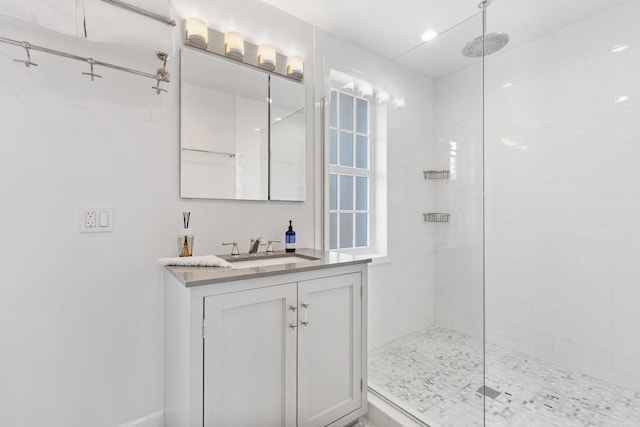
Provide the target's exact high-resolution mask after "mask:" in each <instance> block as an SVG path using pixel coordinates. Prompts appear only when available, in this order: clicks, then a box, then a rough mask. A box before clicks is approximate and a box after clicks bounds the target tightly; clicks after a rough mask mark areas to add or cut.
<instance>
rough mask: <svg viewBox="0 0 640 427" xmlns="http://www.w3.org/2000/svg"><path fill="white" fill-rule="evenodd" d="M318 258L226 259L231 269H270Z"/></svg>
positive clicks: (285, 256) (284, 256) (289, 256)
mask: <svg viewBox="0 0 640 427" xmlns="http://www.w3.org/2000/svg"><path fill="white" fill-rule="evenodd" d="M318 259H319V258H314V257H309V256H301V255H294V254H291V255H288V254H287V255H281V256H268V255H267V256H261V257H260V258H256V257H251V258H248V257H247V258H235V259H233V258H232V259H228V260H227V261H229V262H230V263H231V264H232V267H231V268H234V269H237V268H254V267H270V266H272V265H282V264H299V263H302V262H309V261H317V260H318Z"/></svg>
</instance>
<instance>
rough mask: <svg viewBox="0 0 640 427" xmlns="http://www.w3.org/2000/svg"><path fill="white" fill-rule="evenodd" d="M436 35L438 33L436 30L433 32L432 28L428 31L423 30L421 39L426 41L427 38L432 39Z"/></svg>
mask: <svg viewBox="0 0 640 427" xmlns="http://www.w3.org/2000/svg"><path fill="white" fill-rule="evenodd" d="M436 37H438V33H436V32H435V31H433V30H429V31H427V32H425V33H424V34H423V35H422V41H423V42H428V41H429V40H433V39H435V38H436Z"/></svg>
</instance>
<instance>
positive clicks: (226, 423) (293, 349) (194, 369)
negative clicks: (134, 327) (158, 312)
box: [164, 263, 367, 427]
mask: <svg viewBox="0 0 640 427" xmlns="http://www.w3.org/2000/svg"><path fill="white" fill-rule="evenodd" d="M259 270H260V269H257V270H256V271H259ZM366 272H367V270H366V263H352V264H349V265H340V264H338V265H336V266H331V267H324V268H320V269H315V270H311V271H296V270H295V269H293V270H291V269H289V270H286V271H284V272H283V273H282V274H273V275H269V276H268V277H262V275H260V274H255V275H249V277H248V278H246V279H242V280H238V279H237V278H235V279H234V280H233V281H229V282H217V283H211V284H203V285H199V286H189V285H188V283H187V284H185V283H184V281H183V280H179V279H178V278H177V277H176V275H174V274H172V273H171V272H169V271H168V270H167V271H166V272H165V286H164V291H165V426H168V427H174V426H175V427H178V426H179V427H185V426H191V427H195V426H198V427H202V426H205V427H245V426H246V427H257V426H260V427H295V426H298V427H321V426H323V427H324V426H332V427H338V426H344V425H347V424H349V423H351V422H352V421H354V420H356V419H357V418H358V417H359V416H361V415H363V414H364V413H365V412H366V381H364V379H365V378H366V360H365V357H366V351H365V349H366V339H365V337H366V330H365V325H366V304H365V301H366V295H367V293H366V280H367V275H366ZM184 277H186V276H184Z"/></svg>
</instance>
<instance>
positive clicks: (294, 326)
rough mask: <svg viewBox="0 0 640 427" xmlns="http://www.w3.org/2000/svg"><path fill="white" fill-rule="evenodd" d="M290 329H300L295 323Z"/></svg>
mask: <svg viewBox="0 0 640 427" xmlns="http://www.w3.org/2000/svg"><path fill="white" fill-rule="evenodd" d="M289 327H290V328H291V329H296V328H297V327H298V325H296V324H295V323H292V324H290V325H289Z"/></svg>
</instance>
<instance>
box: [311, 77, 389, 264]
mask: <svg viewBox="0 0 640 427" xmlns="http://www.w3.org/2000/svg"><path fill="white" fill-rule="evenodd" d="M353 87H354V85H353V84H348V85H343V86H339V85H337V84H335V83H334V82H332V84H331V86H330V89H329V96H327V98H326V101H325V103H324V107H325V108H324V113H325V127H324V128H325V130H326V136H325V138H324V141H325V150H324V152H325V159H326V160H325V161H324V162H323V166H324V168H325V174H324V176H325V182H326V187H327V188H326V191H325V197H324V201H323V202H324V203H325V209H324V212H325V217H326V220H325V224H324V227H323V228H324V236H325V239H324V244H323V246H324V250H328V251H330V252H340V253H349V254H354V255H356V254H369V253H374V252H375V251H376V238H375V232H374V229H375V226H374V225H375V221H376V212H375V210H376V209H375V207H376V200H375V194H376V191H375V190H376V170H375V165H376V149H375V148H376V145H375V138H376V136H375V134H374V130H375V129H376V126H375V117H376V115H375V113H374V109H375V108H376V105H375V102H374V99H373V97H372V96H367V95H361V94H358V93H356V91H355V90H354V89H353ZM334 93H335V94H336V118H337V123H336V126H335V127H334V126H332V125H331V97H332V96H333V94H334ZM340 94H345V95H348V96H351V97H353V129H352V130H345V129H344V128H341V127H340V120H339V117H340V99H339V98H340ZM358 100H363V101H365V102H366V103H367V131H366V133H362V132H358V129H357V105H358ZM333 130H335V132H336V137H337V138H336V142H337V146H336V164H335V165H334V164H331V159H330V149H331V147H330V145H331V132H332V131H333ZM340 132H347V133H350V134H351V135H353V166H342V165H340V151H341V150H340V142H339V141H340ZM358 136H365V137H366V138H367V168H366V169H365V168H359V167H357V139H358V138H357V137H358ZM333 174H335V175H337V176H338V177H337V179H336V186H337V192H336V209H331V188H330V180H331V175H333ZM344 175H346V176H352V177H353V193H352V194H353V197H354V200H353V209H351V210H341V209H339V208H340V176H344ZM357 177H366V178H367V182H368V189H367V196H368V197H367V209H366V210H359V209H357V200H356V196H357V192H356V188H357V187H356V186H357ZM341 213H352V214H353V227H352V228H353V236H352V239H353V240H352V243H353V246H352V247H346V248H341V247H340V214H341ZM358 213H367V216H368V217H367V245H366V246H356V242H357V239H356V233H357V227H356V218H357V214H358ZM332 214H336V217H337V218H336V219H337V221H336V227H337V236H336V239H337V241H336V246H337V248H334V249H331V227H330V221H331V219H330V218H331V215H332Z"/></svg>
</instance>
